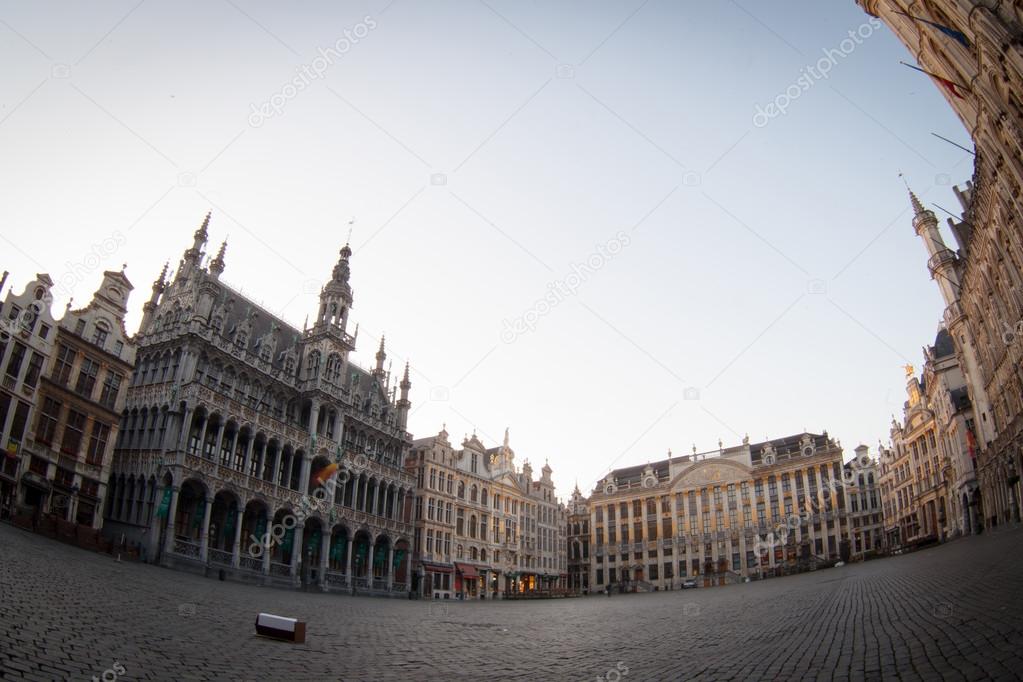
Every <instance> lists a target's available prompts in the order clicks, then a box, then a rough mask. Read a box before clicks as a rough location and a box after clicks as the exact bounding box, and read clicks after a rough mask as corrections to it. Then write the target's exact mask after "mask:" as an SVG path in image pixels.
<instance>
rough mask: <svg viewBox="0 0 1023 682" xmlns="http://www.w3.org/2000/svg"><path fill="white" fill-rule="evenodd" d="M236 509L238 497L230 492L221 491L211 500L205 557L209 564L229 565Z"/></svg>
mask: <svg viewBox="0 0 1023 682" xmlns="http://www.w3.org/2000/svg"><path fill="white" fill-rule="evenodd" d="M238 509H239V503H238V497H237V496H236V495H235V494H234V493H232V492H229V491H226V490H221V491H220V492H218V493H217V494H216V496H215V497H214V498H213V508H212V510H211V516H210V526H209V540H208V546H207V555H206V556H207V558H208V559H209V562H210V563H211V564H220V565H222V566H230V565H231V560H232V557H233V553H234V537H235V534H236V532H237V530H238V528H237V526H238Z"/></svg>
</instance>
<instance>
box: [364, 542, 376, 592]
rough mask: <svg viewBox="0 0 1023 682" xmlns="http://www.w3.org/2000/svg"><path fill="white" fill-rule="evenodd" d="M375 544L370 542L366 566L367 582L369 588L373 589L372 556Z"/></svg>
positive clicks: (374, 551)
mask: <svg viewBox="0 0 1023 682" xmlns="http://www.w3.org/2000/svg"><path fill="white" fill-rule="evenodd" d="M376 549H377V548H376V543H375V542H371V543H370V544H369V563H367V564H366V578H367V579H368V580H369V586H370V588H371V589H372V587H373V555H374V554H376Z"/></svg>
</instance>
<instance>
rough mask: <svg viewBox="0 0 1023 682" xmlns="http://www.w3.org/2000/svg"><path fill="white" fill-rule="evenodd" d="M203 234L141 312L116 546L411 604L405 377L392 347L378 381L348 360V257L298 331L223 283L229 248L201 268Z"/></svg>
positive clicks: (118, 481) (115, 478) (119, 464)
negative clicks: (394, 375) (392, 366)
mask: <svg viewBox="0 0 1023 682" xmlns="http://www.w3.org/2000/svg"><path fill="white" fill-rule="evenodd" d="M208 224H209V216H207V217H206V220H205V221H204V222H203V224H202V226H201V227H200V228H199V229H198V230H197V231H196V232H195V236H194V242H193V244H192V246H191V248H189V249H188V250H187V251H185V254H184V257H183V258H182V260H181V263H180V265H179V267H178V269H177V272H176V273H175V275H174V276H173V278H172V279H170V280H169V281H168V279H167V276H166V272H167V269H166V267H165V268H164V272H163V273H161V275H160V277H159V278H158V279H157V280H156V282H155V283H154V284H153V291H152V296H151V298H150V299H149V301H148V302H147V303H146V304H145V306H144V314H143V319H142V322H141V325H140V329H139V332H138V335H137V342H138V358H137V362H136V365H135V371H134V374H133V375H132V377H131V381H130V385H129V387H128V395H127V404H126V406H125V409H124V412H123V416H122V429H121V434H120V437H119V439H118V441H117V446H116V453H115V457H114V471H113V475H112V476H111V479H110V489H111V494H110V495H109V496H108V502H109V503H108V505H107V509H106V518H107V528H108V531H109V533H110V535H111V537H113V538H114V539H120V538H121V537H122V534H123V537H124V538H125V542H128V543H138V545H139V546H140V547H141V548H142V549H143V550H144V551H145V552H146V554H147V555H148V558H149V559H150V560H153V559H158V560H159V561H160V562H161V563H163V564H165V565H171V566H178V567H185V568H192V569H201V568H204V567H206V568H214V569H220V570H224V571H225V572H226V573H228V574H229V575H231V576H232V577H234V578H236V579H242V580H252V581H259V582H262V583H277V584H284V585H298V584H308V585H318V586H319V587H320V588H321V589H325V590H330V589H344V590H359V591H363V592H376V593H400V592H402V591H406V590H407V589H408V585H409V582H410V581H409V580H408V576H409V574H410V571H409V562H410V559H411V553H410V551H409V550H410V547H411V539H412V535H411V533H412V524H411V515H412V509H413V504H412V502H413V493H414V488H415V482H414V480H413V479H412V477H411V476H410V474H408V473H407V472H406V471H405V470H404V469H403V460H404V457H405V454H406V452H407V451H408V448H409V446H410V445H411V442H412V438H411V435H410V434H409V433H407V432H406V431H405V427H406V419H407V416H408V410H409V406H410V403H409V400H408V392H409V387H410V382H409V380H408V367H407V366H406V368H405V376H404V378H403V379H402V380H401V382H400V383H399V384H398V385H397V386H392V383H391V377H390V374H389V373H388V372H387V371H385V369H384V361H385V360H386V354H385V351H384V347H383V340H381V344H380V350H379V351H378V352H377V355H376V360H377V362H376V367H375V368H374V369H373V370H372V371H366V370H364V369H362V368H360V367H357V366H355V365H354V364H352V363H351V362H349V354H350V353H351V352H352V351H353V350H354V349H355V343H356V336H357V335H358V334H357V330H356V334H355V335H354V336H353V335H351V334H349V333H348V321H349V312H350V310H351V307H352V301H353V297H352V289H351V287H350V285H349V282H348V280H349V274H350V270H349V260H350V257H351V254H352V252H351V249H349V247H348V246H347V245H346V246H345V247H344V248H343V249H341V255H340V260H339V261H338V263H337V265H336V266H335V267H334V271H333V275H332V277H331V279H330V281H328V282H327V283H326V285H325V286H324V287H323V288H322V290H321V292H320V304H319V311H318V313H317V315H316V321H315V324H313V325H312V327H311V328H308V329H302V330H300V329H297V328H295V327H292V326H291V325H289V324H288V323H287V322H285V321H284V320H282V319H279V318H277V317H275V316H274V315H272V314H270V313H269V312H267V311H266V310H264V309H262V308H261V307H260V306H258V305H256V304H255V303H253V302H252V301H250V300H248V299H246V298H245V297H244V296H243V295H242V294H240V293H239V292H237V291H235V290H233V289H232V288H231V287H229V286H227V285H226V284H225V283H224V282H222V281H220V276H221V274H222V273H223V272H224V267H225V261H224V255H225V253H224V252H225V247H224V246H221V247H220V251H219V253H217V255H216V256H215V257H214V258H213V259H212V260H211V261H210V262H209V264H208V266H204V265H203V259H204V250H205V247H206V243H207V239H208V233H207V228H208ZM399 391H400V394H399ZM332 465H338V466H339V467H340V468H339V469H337V470H336V474H334V475H333V476H331V477H330V478H329V479H328V480H329V481H330V482H331V484H330V485H327V486H325V487H322V490H321V483H323V481H322V480H320V479H321V478H323V477H325V476H327V474H328V473H330V472H333V471H334V467H333V466H332ZM328 467H329V468H328ZM317 473H321V475H320V476H318V475H317ZM314 492H315V493H316V494H317V495H319V496H320V497H324V498H326V500H325V501H320V500H316V499H314V497H313V493H314ZM313 502H318V504H312V503H313Z"/></svg>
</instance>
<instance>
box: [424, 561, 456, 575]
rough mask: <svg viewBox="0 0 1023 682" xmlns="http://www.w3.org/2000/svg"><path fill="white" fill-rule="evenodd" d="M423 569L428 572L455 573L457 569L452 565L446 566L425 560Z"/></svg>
mask: <svg viewBox="0 0 1023 682" xmlns="http://www.w3.org/2000/svg"><path fill="white" fill-rule="evenodd" d="M423 570H424V571H426V572H428V573H454V572H455V569H453V568H452V567H451V566H445V565H444V564H431V563H429V562H426V561H424V562H423Z"/></svg>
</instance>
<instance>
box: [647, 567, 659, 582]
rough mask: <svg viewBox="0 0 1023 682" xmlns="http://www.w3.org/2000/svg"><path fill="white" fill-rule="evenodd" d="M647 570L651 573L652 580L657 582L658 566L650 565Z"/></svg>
mask: <svg viewBox="0 0 1023 682" xmlns="http://www.w3.org/2000/svg"><path fill="white" fill-rule="evenodd" d="M647 570H648V571H649V572H650V580H657V575H658V574H657V564H650V565H649V566H647Z"/></svg>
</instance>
